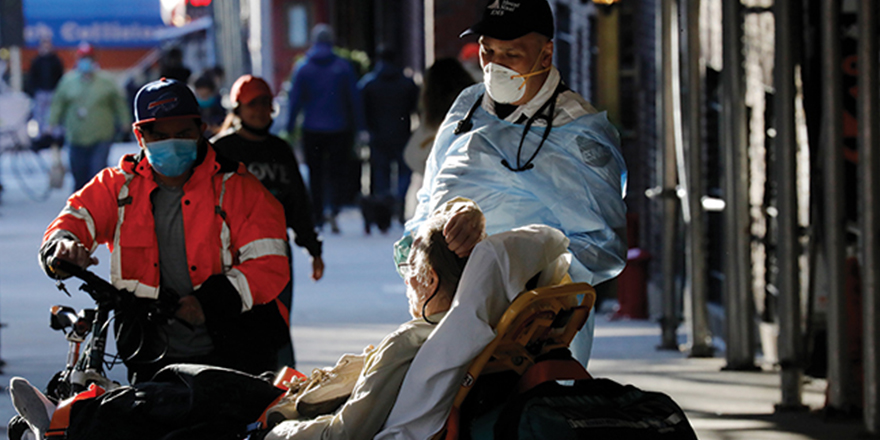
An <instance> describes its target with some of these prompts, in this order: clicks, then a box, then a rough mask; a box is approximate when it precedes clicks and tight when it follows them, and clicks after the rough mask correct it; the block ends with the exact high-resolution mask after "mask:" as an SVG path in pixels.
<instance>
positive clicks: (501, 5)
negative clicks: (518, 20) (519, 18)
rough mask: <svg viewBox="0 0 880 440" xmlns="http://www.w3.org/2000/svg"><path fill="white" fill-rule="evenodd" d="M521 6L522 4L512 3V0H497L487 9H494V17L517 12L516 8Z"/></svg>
mask: <svg viewBox="0 0 880 440" xmlns="http://www.w3.org/2000/svg"><path fill="white" fill-rule="evenodd" d="M519 6H520V3H517V2H512V1H510V0H495V2H494V3H492V4H491V5H489V6H488V7H487V8H486V9H492V12H491V14H492V15H504V13H505V12H514V11H516V8H518V7H519Z"/></svg>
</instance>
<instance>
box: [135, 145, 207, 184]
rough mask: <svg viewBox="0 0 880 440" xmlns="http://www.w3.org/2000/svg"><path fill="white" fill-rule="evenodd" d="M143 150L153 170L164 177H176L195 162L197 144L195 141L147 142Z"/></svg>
mask: <svg viewBox="0 0 880 440" xmlns="http://www.w3.org/2000/svg"><path fill="white" fill-rule="evenodd" d="M144 150H145V152H146V155H147V160H148V161H149V162H150V165H151V166H152V167H153V169H154V170H156V171H158V172H159V173H160V174H162V175H163V176H166V177H177V176H180V175H181V174H183V173H185V172H186V170H188V169H189V168H190V167H191V166H192V164H193V163H194V162H195V161H196V156H197V154H198V142H197V141H196V140H195V139H165V140H162V141H156V142H147V143H146V144H145V148H144Z"/></svg>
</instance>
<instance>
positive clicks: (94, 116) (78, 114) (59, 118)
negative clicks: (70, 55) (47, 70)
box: [49, 43, 131, 191]
mask: <svg viewBox="0 0 880 440" xmlns="http://www.w3.org/2000/svg"><path fill="white" fill-rule="evenodd" d="M130 124H131V112H130V110H129V109H128V106H127V105H126V103H125V99H124V98H123V96H122V92H121V91H120V90H119V87H118V86H117V85H116V83H115V82H114V80H113V79H112V78H111V77H109V76H108V75H106V74H104V73H103V72H101V71H100V69H99V68H98V66H97V64H96V63H95V50H94V48H93V47H92V46H91V45H89V44H88V43H82V44H80V46H79V48H78V49H77V51H76V68H75V69H74V70H71V71H70V72H67V73H66V74H65V75H64V77H62V78H61V82H60V83H59V84H58V88H57V89H56V90H55V96H54V97H53V98H52V106H51V108H50V110H49V125H50V126H52V127H56V126H59V125H60V126H62V127H64V131H65V140H66V143H67V145H68V150H69V158H70V171H71V173H72V174H73V181H74V187H73V189H74V191H78V190H79V189H80V188H82V187H83V186H85V184H86V183H88V181H89V180H91V178H92V177H93V176H95V175H96V174H98V172H99V171H101V170H102V169H104V168H105V167H107V158H108V156H109V155H110V146H111V144H112V143H113V139H114V138H115V137H116V134H117V133H121V132H122V130H124V127H128V126H129V125H130Z"/></svg>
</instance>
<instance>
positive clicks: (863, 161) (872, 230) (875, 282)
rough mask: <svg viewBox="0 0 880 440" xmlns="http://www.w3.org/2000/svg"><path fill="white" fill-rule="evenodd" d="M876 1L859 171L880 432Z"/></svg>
mask: <svg viewBox="0 0 880 440" xmlns="http://www.w3.org/2000/svg"><path fill="white" fill-rule="evenodd" d="M877 18H878V17H877V0H861V1H860V2H859V50H858V56H859V82H858V86H859V100H858V106H859V111H858V116H859V173H860V176H859V177H860V179H859V181H860V182H861V191H860V193H861V194H860V201H861V205H862V206H861V232H862V271H861V273H862V310H863V312H864V317H863V322H864V338H863V340H864V372H865V373H864V374H865V387H864V389H865V394H864V417H865V427H866V428H867V429H868V432H871V433H873V434H876V433H878V432H880V392H878V391H880V390H878V386H880V384H878V380H880V378H878V374H880V370H878V369H880V363H878V361H880V360H878V353H880V325H878V324H880V278H878V277H880V234H878V230H877V229H878V227H880V203H878V200H877V197H878V195H880V193H878V191H880V169H878V168H880V157H878V155H877V154H878V147H880V137H878V135H877V127H878V124H880V115H878V97H877V93H878V86H877V81H878V75H877V72H878V65H877V50H878V44H877Z"/></svg>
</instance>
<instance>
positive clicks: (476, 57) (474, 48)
mask: <svg viewBox="0 0 880 440" xmlns="http://www.w3.org/2000/svg"><path fill="white" fill-rule="evenodd" d="M458 60H459V61H462V62H464V61H476V62H480V45H479V44H477V43H467V44H465V45H464V46H462V47H461V50H460V51H459V52H458Z"/></svg>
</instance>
